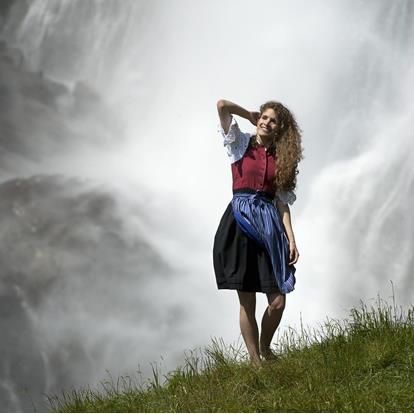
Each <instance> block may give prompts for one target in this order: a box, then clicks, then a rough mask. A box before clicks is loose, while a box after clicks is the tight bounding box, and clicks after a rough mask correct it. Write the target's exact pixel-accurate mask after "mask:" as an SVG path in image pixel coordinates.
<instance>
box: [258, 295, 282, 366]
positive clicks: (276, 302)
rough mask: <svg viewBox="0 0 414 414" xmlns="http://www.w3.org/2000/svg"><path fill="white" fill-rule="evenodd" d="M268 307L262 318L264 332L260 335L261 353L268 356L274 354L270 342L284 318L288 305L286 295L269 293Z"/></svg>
mask: <svg viewBox="0 0 414 414" xmlns="http://www.w3.org/2000/svg"><path fill="white" fill-rule="evenodd" d="M267 301H268V303H269V306H268V307H267V308H266V310H265V312H264V314H263V318H262V333H261V335H260V353H261V354H262V355H263V356H264V357H265V358H266V359H268V358H271V357H272V356H274V355H273V354H272V352H271V351H270V343H271V342H272V338H273V335H274V333H275V332H276V329H277V327H278V326H279V324H280V320H281V319H282V315H283V311H284V309H285V305H286V295H283V294H281V293H268V294H267Z"/></svg>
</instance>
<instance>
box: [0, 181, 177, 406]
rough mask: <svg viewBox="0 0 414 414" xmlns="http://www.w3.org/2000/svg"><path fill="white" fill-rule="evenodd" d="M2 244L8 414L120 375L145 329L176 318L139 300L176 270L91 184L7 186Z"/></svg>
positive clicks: (1, 390) (0, 296)
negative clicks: (97, 376)
mask: <svg viewBox="0 0 414 414" xmlns="http://www.w3.org/2000/svg"><path fill="white" fill-rule="evenodd" d="M0 235H1V244H2V248H1V249H0V263H1V266H0V332H1V335H2V336H1V341H0V350H1V353H2V359H1V362H0V370H1V373H2V382H1V385H0V401H1V405H2V409H5V410H6V411H8V410H10V411H20V410H24V411H27V410H29V411H32V410H33V407H32V405H31V404H32V403H31V399H32V400H33V401H34V402H35V403H36V407H37V409H39V408H40V407H41V401H42V400H43V398H42V397H41V395H42V393H45V392H46V393H48V394H49V395H50V394H51V393H58V392H60V390H61V389H62V388H66V389H67V388H68V387H70V386H71V385H79V379H80V378H82V380H83V381H85V383H87V382H88V381H92V380H93V379H94V377H93V374H92V373H93V372H96V371H99V370H102V369H104V368H105V367H108V366H112V363H111V362H110V361H109V360H108V358H113V359H114V360H119V359H120V358H121V359H123V358H122V355H123V354H124V353H125V352H127V351H128V352H130V349H129V347H130V346H136V345H137V343H138V340H139V337H140V335H141V333H142V329H143V327H146V326H147V325H151V324H152V323H154V324H157V323H158V321H159V320H163V319H164V320H165V318H166V315H167V314H168V313H169V312H171V311H173V312H175V311H176V307H175V306H173V305H168V303H166V304H165V307H163V308H160V307H159V306H158V304H157V302H156V301H153V300H152V299H151V298H149V297H148V295H145V294H137V292H140V291H141V292H142V293H144V292H145V291H147V289H152V288H154V286H155V285H156V284H157V283H167V282H168V276H166V275H168V273H169V269H168V266H167V265H166V264H165V263H164V262H163V260H162V258H161V257H160V256H159V255H158V254H157V253H156V252H155V251H154V250H153V248H152V247H151V246H149V245H148V244H147V243H146V241H145V236H144V235H142V234H133V235H132V236H131V234H130V232H128V231H127V229H126V221H125V218H124V217H122V215H121V214H120V212H119V210H118V207H117V200H116V199H115V198H114V197H112V196H111V195H110V194H109V193H108V192H105V191H103V190H97V189H96V188H94V187H93V185H91V184H90V183H88V184H86V183H85V182H81V181H79V180H74V179H68V178H65V177H63V176H36V177H32V178H29V179H13V180H9V181H7V182H4V183H3V184H2V185H1V186H0ZM144 309H145V315H148V314H151V315H152V316H151V317H150V318H148V317H146V318H145V319H144V318H143V317H142V315H143V310H144ZM129 324H130V325H131V326H130V329H125V330H123V329H124V328H122V329H120V328H121V327H122V326H123V327H125V325H129ZM121 330H122V331H123V332H120V331H121ZM125 335H126V336H125ZM135 341H136V342H135ZM134 342H135V343H134ZM130 362H131V361H130ZM102 363H103V366H100V365H101V364H102ZM119 363H121V365H122V362H121V361H119ZM29 397H30V398H29ZM43 401H44V400H43Z"/></svg>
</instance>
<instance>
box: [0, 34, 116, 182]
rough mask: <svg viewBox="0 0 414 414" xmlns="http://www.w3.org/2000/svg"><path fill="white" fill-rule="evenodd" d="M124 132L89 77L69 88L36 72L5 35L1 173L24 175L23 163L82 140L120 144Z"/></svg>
mask: <svg viewBox="0 0 414 414" xmlns="http://www.w3.org/2000/svg"><path fill="white" fill-rule="evenodd" d="M121 136H122V127H121V123H120V121H119V120H118V119H116V117H115V116H114V114H113V112H112V111H110V110H109V108H107V106H106V104H105V103H104V102H103V100H102V99H101V97H100V95H99V93H98V92H96V91H94V90H93V89H92V88H91V87H90V86H89V85H88V84H87V83H85V82H82V81H79V82H77V83H76V84H75V85H74V87H73V90H69V89H68V87H66V86H65V85H63V84H60V83H58V82H55V81H53V80H51V79H48V78H47V77H45V76H44V75H43V73H42V72H37V73H34V72H31V71H29V70H27V69H25V64H24V57H23V55H22V53H21V52H20V50H19V49H17V48H12V47H9V46H8V45H7V44H6V43H5V42H4V41H3V42H1V41H0V147H1V149H2V151H1V152H0V173H1V172H3V173H8V175H12V176H13V175H19V174H20V173H21V169H20V167H21V164H22V163H27V162H29V163H39V162H42V160H44V159H47V158H50V157H53V156H55V155H59V154H62V153H65V152H66V151H76V150H78V149H79V146H80V145H82V146H83V147H88V146H89V147H91V148H93V147H97V146H98V147H100V148H107V149H111V148H115V146H118V145H119V143H120V140H121V138H120V137H121Z"/></svg>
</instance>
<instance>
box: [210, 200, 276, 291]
mask: <svg viewBox="0 0 414 414" xmlns="http://www.w3.org/2000/svg"><path fill="white" fill-rule="evenodd" d="M213 264H214V272H215V274H216V282H217V287H218V289H235V290H240V291H245V292H263V293H276V292H279V288H278V286H277V283H276V279H275V276H274V273H273V268H272V263H271V261H270V257H269V254H268V253H267V251H266V250H265V249H264V248H263V247H261V246H260V245H259V244H257V242H255V241H254V240H253V239H251V238H250V237H248V236H247V235H246V234H245V233H243V230H242V229H241V228H240V226H239V224H238V223H237V221H236V220H235V218H234V216H233V209H232V206H231V203H229V205H228V206H227V209H226V211H225V212H224V214H223V217H222V218H221V220H220V224H219V226H218V229H217V232H216V235H215V237H214V246H213Z"/></svg>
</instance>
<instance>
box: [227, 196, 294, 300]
mask: <svg viewBox="0 0 414 414" xmlns="http://www.w3.org/2000/svg"><path fill="white" fill-rule="evenodd" d="M231 205H232V209H233V215H234V218H235V220H236V221H237V223H238V224H239V225H240V227H241V229H242V230H243V232H244V233H246V235H247V236H248V237H250V238H252V239H253V240H255V241H256V243H258V244H259V245H260V246H262V247H263V248H264V249H266V251H267V253H268V254H269V257H270V260H271V263H272V267H273V272H274V276H275V279H276V283H277V285H278V287H279V290H280V292H281V293H283V294H285V293H289V292H291V291H292V290H294V287H295V282H296V279H295V271H296V269H295V267H294V266H293V265H289V240H288V238H287V236H286V234H285V231H284V225H283V222H282V219H281V217H280V214H279V211H278V210H277V208H276V207H275V205H274V204H273V202H272V200H271V199H269V198H268V197H265V196H264V195H263V193H262V192H260V191H256V192H251V193H250V192H249V193H247V192H246V193H245V192H240V193H235V194H234V195H233V199H232V200H231Z"/></svg>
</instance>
